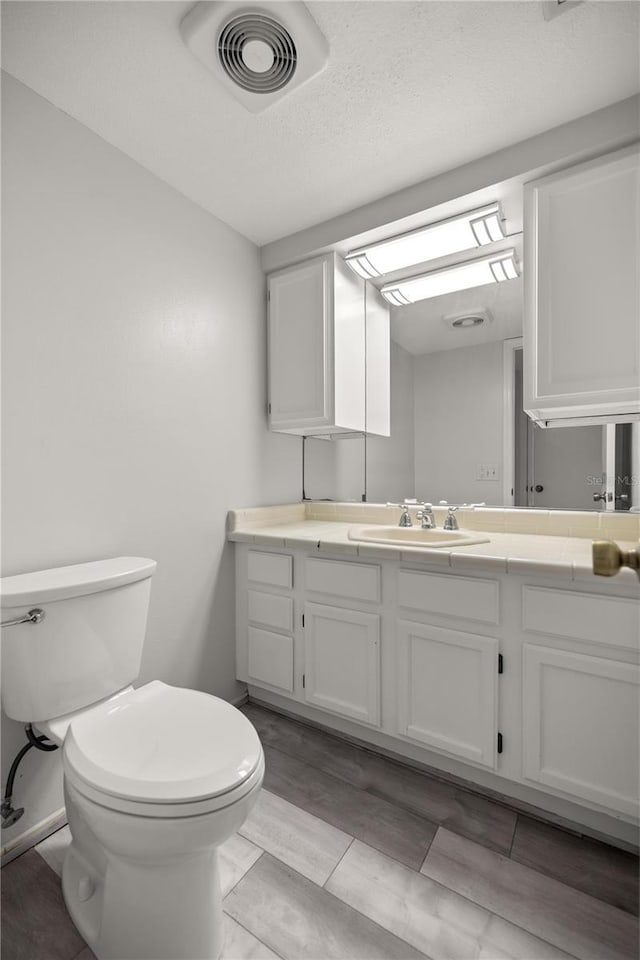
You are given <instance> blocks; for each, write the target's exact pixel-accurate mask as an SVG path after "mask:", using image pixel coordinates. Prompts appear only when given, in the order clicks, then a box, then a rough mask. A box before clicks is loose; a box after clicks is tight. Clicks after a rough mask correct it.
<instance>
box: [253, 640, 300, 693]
mask: <svg viewBox="0 0 640 960" xmlns="http://www.w3.org/2000/svg"><path fill="white" fill-rule="evenodd" d="M247 639H248V651H247V665H248V674H249V682H251V681H255V682H257V683H266V684H268V685H269V686H271V687H278V688H279V689H280V690H286V691H288V692H289V693H291V692H292V691H293V637H286V636H283V634H281V633H271V631H269V630H258V629H257V628H256V627H249V628H248V630H247Z"/></svg>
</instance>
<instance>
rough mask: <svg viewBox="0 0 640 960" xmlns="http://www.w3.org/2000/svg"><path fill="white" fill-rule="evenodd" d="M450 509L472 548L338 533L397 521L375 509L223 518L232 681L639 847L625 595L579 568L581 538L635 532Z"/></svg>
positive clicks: (635, 527) (610, 523) (580, 517)
mask: <svg viewBox="0 0 640 960" xmlns="http://www.w3.org/2000/svg"><path fill="white" fill-rule="evenodd" d="M440 513H441V511H437V510H436V514H437V515H436V520H437V525H438V527H439V528H441V527H442V516H440ZM459 516H460V527H461V528H462V529H463V530H464V531H465V532H466V533H467V534H468V538H467V539H468V540H469V541H470V542H469V543H467V544H465V545H460V546H456V545H455V543H451V544H449V543H447V544H445V545H444V546H443V547H438V548H436V547H423V546H420V545H416V543H415V540H412V541H409V543H408V545H407V546H403V545H399V544H398V543H395V542H394V544H393V545H387V544H385V543H376V542H372V540H371V539H368V540H366V541H365V540H358V539H353V537H354V536H359V530H358V528H362V526H363V524H365V525H366V528H367V529H368V530H371V529H372V528H375V527H376V526H378V525H379V529H380V530H381V531H382V530H389V529H391V525H392V524H394V523H395V524H397V520H398V511H397V510H395V509H392V508H385V507H381V506H375V505H366V504H364V505H359V504H344V505H336V504H320V503H307V504H295V505H292V506H289V507H274V508H263V509H257V510H246V511H233V512H231V513H230V515H229V539H231V540H232V541H234V542H235V544H236V546H235V550H236V584H237V677H238V679H240V680H242V681H245V682H246V683H247V684H248V686H249V692H250V694H251V696H252V697H254V698H255V699H259V700H262V701H263V702H265V703H268V704H271V705H273V706H274V707H276V708H278V709H281V710H285V711H286V712H289V713H291V714H295V715H298V716H300V717H301V718H304V719H306V720H309V721H313V722H315V723H319V724H322V725H324V726H326V727H329V728H331V729H333V730H335V731H339V732H342V733H343V734H344V735H347V736H350V737H354V738H357V739H358V740H360V741H362V742H364V743H365V744H369V745H370V746H371V747H373V748H374V749H379V750H383V751H389V752H392V753H394V754H397V755H400V756H402V757H404V758H406V759H407V760H409V761H410V762H414V763H418V764H423V765H426V766H429V767H431V768H435V769H437V770H440V771H442V773H444V774H445V775H448V776H453V777H458V778H462V779H464V780H466V781H467V782H471V783H473V784H475V785H477V786H479V787H480V788H482V789H484V790H487V791H492V792H496V793H499V794H502V795H506V796H507V797H509V798H512V799H514V800H517V801H520V802H521V803H524V804H528V805H530V806H532V807H535V808H538V810H539V811H540V810H541V811H544V812H545V814H546V815H548V816H550V817H551V818H556V819H557V818H562V819H563V820H565V821H570V822H572V823H574V824H579V825H581V826H582V827H583V828H585V829H587V830H590V831H591V832H595V833H601V834H604V835H607V836H609V837H617V838H618V839H619V840H622V841H627V842H631V843H633V842H636V838H637V832H636V825H637V816H638V755H639V732H638V715H639V714H638V705H639V685H640V666H639V663H640V660H639V653H640V589H639V585H638V579H637V577H636V575H635V573H632V572H631V571H629V570H625V571H622V572H621V573H620V574H619V575H618V576H617V577H615V578H614V579H612V580H604V579H602V578H600V577H594V575H593V573H592V569H591V539H592V538H594V539H597V538H607V537H610V538H614V537H615V539H617V540H619V541H622V542H625V541H627V542H629V543H632V542H633V541H635V542H636V543H637V539H638V537H640V516H638V515H625V516H620V515H617V516H616V515H613V516H612V515H610V514H609V515H607V514H594V513H592V514H587V513H577V512H576V513H571V512H566V513H565V512H560V511H557V512H549V513H546V512H542V511H517V510H497V509H485V510H468V511H460V514H459ZM413 529H414V530H415V529H416V528H415V527H414V528H413ZM418 529H419V528H418ZM398 536H399V537H401V536H402V534H399V535H398ZM380 539H383V538H382V537H381V538H380ZM478 540H482V541H484V542H478Z"/></svg>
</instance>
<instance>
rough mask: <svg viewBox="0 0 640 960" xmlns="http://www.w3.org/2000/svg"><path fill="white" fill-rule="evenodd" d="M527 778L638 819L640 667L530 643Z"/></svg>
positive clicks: (527, 651)
mask: <svg viewBox="0 0 640 960" xmlns="http://www.w3.org/2000/svg"><path fill="white" fill-rule="evenodd" d="M523 669H524V677H523V709H524V718H523V735H524V775H525V777H527V778H528V779H530V780H535V781H536V782H537V783H542V784H545V785H547V786H550V787H555V788H557V789H558V790H562V791H564V792H565V793H568V794H572V795H573V796H575V797H580V798H582V799H584V800H589V801H591V802H593V803H598V804H602V805H603V806H605V807H609V808H611V809H612V810H617V811H619V812H621V813H625V814H630V815H632V816H636V817H637V816H638V772H639V771H638V752H639V747H640V744H639V742H638V739H639V738H638V710H639V708H640V702H639V697H638V690H639V682H640V668H639V667H637V666H636V665H634V664H630V663H621V662H619V661H616V660H609V659H607V658H605V657H592V656H587V655H585V654H581V653H572V652H569V651H565V650H557V649H552V648H550V647H541V646H533V645H531V644H525V646H524V661H523Z"/></svg>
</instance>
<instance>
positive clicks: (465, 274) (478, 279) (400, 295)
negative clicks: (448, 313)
mask: <svg viewBox="0 0 640 960" xmlns="http://www.w3.org/2000/svg"><path fill="white" fill-rule="evenodd" d="M519 275H520V274H519V273H518V265H517V261H516V253H515V250H503V251H502V252H501V253H496V254H493V256H490V257H479V258H478V259H476V260H467V261H466V262H465V263H456V264H454V265H453V266H451V267H445V268H444V269H443V270H433V271H432V272H431V273H424V274H422V275H421V276H419V277H409V278H408V279H407V280H398V281H396V282H395V283H388V284H386V286H384V287H382V290H381V291H380V292H381V293H382V296H383V297H384V298H385V299H386V300H388V301H389V303H392V304H394V305H395V306H405V305H406V304H408V303H415V302H416V301H417V300H428V299H429V298H430V297H440V296H442V295H443V294H445V293H454V292H455V291H456V290H468V289H469V288H470V287H482V286H484V285H485V284H487V283H502V282H503V281H505V280H515V279H516V277H518V276H519Z"/></svg>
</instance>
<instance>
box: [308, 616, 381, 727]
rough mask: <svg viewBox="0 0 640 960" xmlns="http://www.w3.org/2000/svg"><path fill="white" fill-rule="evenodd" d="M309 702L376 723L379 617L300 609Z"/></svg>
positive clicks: (378, 704) (377, 719) (363, 720)
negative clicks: (302, 613)
mask: <svg viewBox="0 0 640 960" xmlns="http://www.w3.org/2000/svg"><path fill="white" fill-rule="evenodd" d="M304 648H305V663H304V671H305V681H304V692H305V700H306V701H307V703H312V704H314V705H315V706H317V707H322V708H323V709H325V710H330V711H331V712H332V713H338V714H340V715H341V716H343V717H351V718H352V719H354V720H360V721H361V722H362V723H370V724H374V725H376V726H379V724H380V617H379V616H378V615H377V614H373V613H361V612H360V611H357V610H343V609H341V608H340V607H329V606H326V605H325V604H321V603H306V604H305V607H304Z"/></svg>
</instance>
